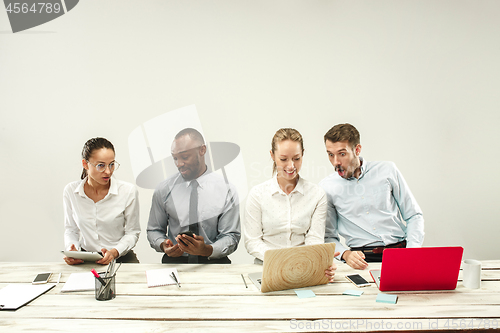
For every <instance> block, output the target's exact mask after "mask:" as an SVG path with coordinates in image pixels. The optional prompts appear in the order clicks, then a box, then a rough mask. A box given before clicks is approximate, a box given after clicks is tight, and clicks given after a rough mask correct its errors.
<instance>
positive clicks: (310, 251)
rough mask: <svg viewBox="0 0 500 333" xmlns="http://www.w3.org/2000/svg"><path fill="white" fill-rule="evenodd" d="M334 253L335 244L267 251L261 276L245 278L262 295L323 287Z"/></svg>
mask: <svg viewBox="0 0 500 333" xmlns="http://www.w3.org/2000/svg"><path fill="white" fill-rule="evenodd" d="M334 253H335V243H327V244H318V245H305V246H297V247H289V248H286V249H276V250H267V251H266V252H265V253H264V267H263V269H262V273H260V272H258V273H250V274H248V277H249V278H250V280H251V281H252V282H253V283H254V284H255V286H256V287H257V289H259V290H260V291H261V292H263V293H265V292H268V291H278V290H286V289H294V288H302V287H310V286H316V285H319V284H327V283H328V277H326V276H325V270H326V269H328V267H330V266H331V265H332V264H333V258H334V257H333V255H334Z"/></svg>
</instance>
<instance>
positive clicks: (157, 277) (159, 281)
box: [146, 268, 181, 288]
mask: <svg viewBox="0 0 500 333" xmlns="http://www.w3.org/2000/svg"><path fill="white" fill-rule="evenodd" d="M172 273H173V274H174V275H175V277H176V278H177V280H178V281H179V283H180V282H181V280H180V279H179V273H177V268H161V269H150V270H148V271H146V279H147V280H148V288H151V287H160V286H168V285H171V284H176V282H175V280H174V279H173V278H172V277H171V276H170V274H172Z"/></svg>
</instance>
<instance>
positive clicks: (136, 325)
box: [0, 260, 500, 332]
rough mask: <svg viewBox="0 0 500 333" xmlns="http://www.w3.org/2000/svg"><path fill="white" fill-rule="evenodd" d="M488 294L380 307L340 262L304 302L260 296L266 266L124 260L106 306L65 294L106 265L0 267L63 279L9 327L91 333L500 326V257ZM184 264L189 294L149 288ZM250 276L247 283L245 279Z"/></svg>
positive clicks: (11, 277) (460, 292)
mask: <svg viewBox="0 0 500 333" xmlns="http://www.w3.org/2000/svg"><path fill="white" fill-rule="evenodd" d="M482 264H483V265H482V274H481V279H482V285H481V289H467V288H465V287H463V285H462V282H461V275H462V272H460V275H459V282H458V284H457V288H456V289H455V290H450V291H414V292H387V293H388V294H396V295H398V302H397V303H396V304H387V303H377V302H376V301H375V299H376V297H377V294H379V293H380V291H379V290H378V288H377V287H376V285H375V284H374V283H371V285H370V286H369V287H365V288H362V289H361V290H362V291H363V292H364V293H363V295H361V296H360V297H355V296H347V295H343V294H342V293H343V292H344V291H346V290H348V289H350V290H352V289H356V287H355V286H354V285H352V284H351V283H350V282H348V281H347V280H346V279H345V277H344V276H345V275H346V274H352V273H359V274H360V275H362V276H363V277H364V278H365V279H366V280H368V281H373V280H372V278H371V276H370V274H369V269H377V268H380V264H373V263H372V264H370V265H369V268H368V269H366V270H363V271H359V270H353V269H352V268H350V267H349V266H347V265H346V264H342V263H338V267H339V268H338V270H337V275H336V279H335V282H333V283H330V284H327V285H321V286H314V287H308V288H303V289H308V290H312V291H313V292H314V293H315V294H316V297H312V298H299V297H298V296H297V295H296V293H295V292H294V291H293V290H285V291H278V292H270V293H265V294H263V293H261V292H260V291H258V290H257V288H256V287H255V286H254V285H253V284H252V282H251V281H250V279H248V273H253V272H259V271H262V266H259V265H237V264H232V265H162V264H123V265H122V266H121V268H120V270H119V271H118V273H117V277H116V294H117V296H116V298H115V299H113V300H110V301H97V300H95V297H94V291H85V292H70V293H61V292H60V291H61V288H62V286H63V285H64V282H65V281H66V280H67V279H68V277H69V276H70V274H71V273H78V272H88V271H90V270H91V269H92V268H95V269H96V270H102V268H103V266H100V265H97V264H84V265H77V266H68V265H66V264H65V263H20V262H15V263H14V262H3V263H0V288H3V287H5V286H7V285H8V284H11V283H31V281H32V280H33V278H34V277H35V275H36V274H37V273H40V272H53V273H55V274H53V276H52V278H51V280H50V282H56V281H57V277H58V275H59V273H62V276H61V281H60V283H59V284H58V285H57V286H56V287H55V288H53V289H52V290H50V291H49V292H47V293H46V294H44V295H42V296H41V297H39V298H37V299H35V300H34V301H32V302H31V303H29V304H28V305H26V306H24V307H22V308H20V309H18V310H17V311H0V327H2V329H1V330H2V332H6V331H16V332H17V331H23V330H26V331H32V330H35V331H50V332H54V331H64V332H69V331H71V332H88V330H89V329H99V330H100V331H119V332H129V331H130V332H163V331H169V332H176V331H186V330H187V329H191V330H197V329H200V330H203V331H204V332H211V331H214V332H215V331H216V332H226V331H227V332H234V331H238V332H247V331H248V332H277V331H278V332H282V331H293V332H304V331H305V332H307V331H375V330H382V331H389V330H406V331H408V330H450V329H463V330H472V329H481V328H500V260H499V261H483V262H482ZM166 267H169V268H171V267H175V268H177V270H178V272H179V276H180V279H181V282H182V283H181V285H182V287H181V288H178V287H177V286H175V285H169V286H161V287H154V288H148V286H147V284H146V273H145V272H146V270H150V269H159V268H166ZM241 274H243V276H244V278H245V280H246V283H247V286H248V288H247V287H245V284H244V283H243V279H242V277H241Z"/></svg>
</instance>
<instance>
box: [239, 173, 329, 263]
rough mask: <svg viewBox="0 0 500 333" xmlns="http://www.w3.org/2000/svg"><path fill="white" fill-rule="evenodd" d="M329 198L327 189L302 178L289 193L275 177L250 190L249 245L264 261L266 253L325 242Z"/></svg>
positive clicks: (246, 231)
mask: <svg viewBox="0 0 500 333" xmlns="http://www.w3.org/2000/svg"><path fill="white" fill-rule="evenodd" d="M326 209H327V201H326V195H325V192H324V190H323V189H322V188H321V187H319V186H318V185H316V184H313V183H311V182H308V181H306V180H304V179H302V178H299V181H298V182H297V185H296V186H295V189H294V190H293V191H292V192H291V193H290V194H289V195H287V194H286V193H285V192H283V190H281V188H280V187H279V185H278V180H277V178H276V176H275V177H273V178H272V179H270V180H268V181H266V182H264V183H262V184H260V185H257V186H255V187H254V188H252V190H251V191H250V193H249V195H248V197H247V202H246V208H245V219H244V224H243V226H244V230H243V233H244V236H245V247H246V249H247V251H248V253H250V254H251V255H253V256H254V257H256V258H258V259H260V260H264V252H265V251H266V250H269V249H280V248H286V247H292V246H300V245H312V244H323V243H324V242H325V240H324V236H325V220H326Z"/></svg>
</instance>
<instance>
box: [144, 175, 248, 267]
mask: <svg viewBox="0 0 500 333" xmlns="http://www.w3.org/2000/svg"><path fill="white" fill-rule="evenodd" d="M196 180H197V182H198V184H199V186H198V218H199V227H200V231H199V233H200V235H201V236H203V238H204V239H205V244H209V245H212V247H213V252H212V255H211V256H210V257H209V259H219V258H222V257H225V256H228V255H229V254H231V253H233V252H234V251H235V250H236V248H237V247H238V242H239V241H240V237H241V232H240V212H239V199H238V194H237V192H236V188H235V187H234V186H233V185H232V184H230V183H227V182H226V181H225V180H224V178H223V177H222V176H221V175H219V174H217V173H215V172H210V171H207V172H205V173H204V174H203V175H201V176H200V177H198V178H197V179H196ZM190 183H191V182H190V181H185V180H184V178H182V176H181V175H180V174H176V175H174V176H172V177H170V178H168V179H167V180H165V181H163V182H161V183H160V184H159V185H158V187H157V188H156V190H155V192H154V194H153V202H152V204H151V211H150V213H149V221H148V227H147V235H148V240H149V244H150V245H151V247H152V248H154V249H155V250H156V251H158V252H163V251H162V250H161V248H160V245H161V243H162V242H163V241H164V240H165V239H166V238H167V237H168V239H170V240H171V241H172V243H173V244H174V245H175V244H177V242H176V240H175V237H176V236H177V235H178V234H179V233H181V232H184V231H188V230H189V198H190V195H191V187H190V186H189V185H190ZM184 255H187V254H186V253H185V254H184Z"/></svg>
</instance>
